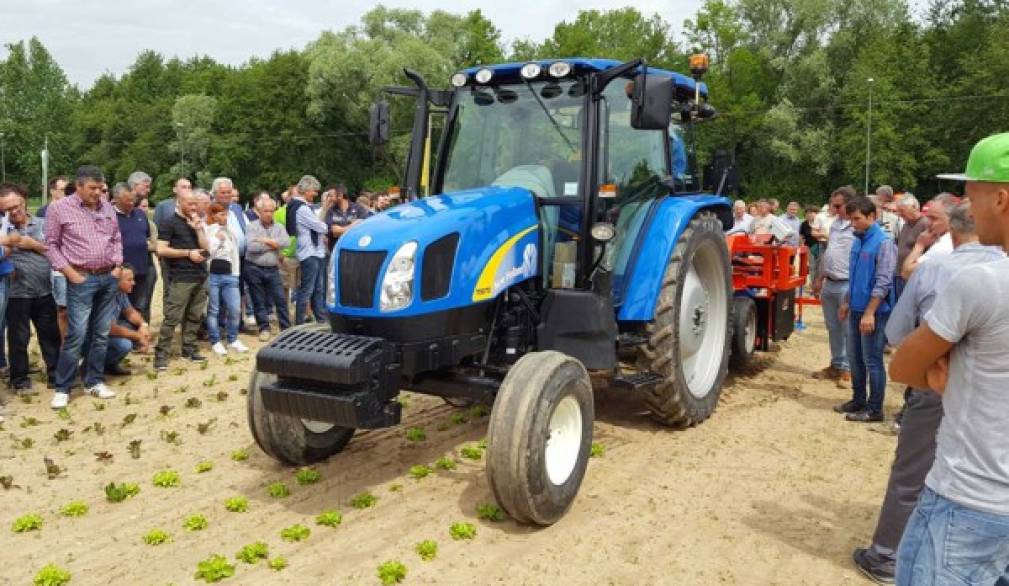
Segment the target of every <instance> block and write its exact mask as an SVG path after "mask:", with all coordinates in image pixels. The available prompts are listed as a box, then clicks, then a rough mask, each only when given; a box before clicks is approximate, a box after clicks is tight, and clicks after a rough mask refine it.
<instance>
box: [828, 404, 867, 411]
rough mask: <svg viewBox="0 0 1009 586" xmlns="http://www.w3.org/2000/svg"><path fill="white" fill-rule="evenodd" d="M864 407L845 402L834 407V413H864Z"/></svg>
mask: <svg viewBox="0 0 1009 586" xmlns="http://www.w3.org/2000/svg"><path fill="white" fill-rule="evenodd" d="M864 410H865V405H860V404H858V403H856V402H854V401H846V402H844V403H841V404H840V405H834V411H837V412H838V413H858V412H859V411H864Z"/></svg>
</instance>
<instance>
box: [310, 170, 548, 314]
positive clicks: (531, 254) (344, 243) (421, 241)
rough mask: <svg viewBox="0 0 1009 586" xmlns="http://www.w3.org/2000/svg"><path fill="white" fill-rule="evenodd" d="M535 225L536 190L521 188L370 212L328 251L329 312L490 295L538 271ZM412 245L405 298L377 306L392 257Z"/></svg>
mask: <svg viewBox="0 0 1009 586" xmlns="http://www.w3.org/2000/svg"><path fill="white" fill-rule="evenodd" d="M539 232H540V228H539V220H538V218H537V215H536V205H535V201H534V196H533V195H532V194H531V193H530V192H529V191H528V190H526V189H522V188H518V187H485V188H479V189H471V190H467V191H459V192H455V193H449V194H443V195H436V196H431V197H427V198H424V199H420V200H417V201H414V202H410V203H406V204H402V205H399V206H396V207H395V208H393V209H391V210H388V211H386V212H383V213H381V214H378V215H375V216H372V217H371V218H369V219H367V220H365V221H364V222H361V223H360V224H358V225H356V226H354V227H353V228H351V229H350V230H348V231H347V232H346V233H345V234H344V235H343V237H341V238H340V240H339V241H337V244H336V247H335V248H334V249H333V264H332V271H333V272H334V273H335V274H333V277H334V278H333V279H332V283H333V287H332V289H331V292H330V294H331V298H330V299H329V306H330V311H331V312H333V313H335V314H338V315H344V316H353V317H400V316H404V317H405V316H410V315H418V314H428V313H433V312H438V311H445V310H450V309H457V308H464V307H468V306H472V305H474V304H480V303H485V302H489V301H491V300H493V299H494V298H495V297H496V296H497V294H498V293H500V292H501V291H502V290H504V289H506V288H507V287H509V286H511V285H513V284H515V283H518V282H520V281H524V280H526V279H529V278H532V277H535V276H536V275H539V274H540V267H539V258H540V256H539V248H540V233H539ZM411 242H415V243H416V252H415V253H414V256H413V281H412V283H411V287H410V289H411V295H410V300H409V302H408V303H406V304H405V305H404V306H403V307H400V308H396V309H389V308H383V307H382V301H381V299H382V283H383V279H384V278H385V276H386V271H387V269H388V267H389V264H390V262H391V261H392V258H393V256H394V255H395V254H396V252H397V251H399V250H400V249H401V247H403V246H404V245H407V244H409V243H411Z"/></svg>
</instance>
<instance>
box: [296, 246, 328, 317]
mask: <svg viewBox="0 0 1009 586" xmlns="http://www.w3.org/2000/svg"><path fill="white" fill-rule="evenodd" d="M325 278H326V261H325V259H322V258H319V257H317V256H310V257H308V258H306V259H305V260H303V261H301V285H299V286H298V290H297V291H296V292H295V293H294V321H295V323H298V324H303V323H305V309H306V308H307V306H308V304H309V302H311V304H312V314H313V315H315V321H317V322H322V321H324V320H325V319H326V318H327V317H328V316H329V312H328V311H327V310H326V299H325V295H326V281H325Z"/></svg>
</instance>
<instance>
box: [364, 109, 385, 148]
mask: <svg viewBox="0 0 1009 586" xmlns="http://www.w3.org/2000/svg"><path fill="white" fill-rule="evenodd" d="M368 142H370V143H371V144H373V145H375V146H379V145H383V144H385V143H387V142H389V102H386V101H384V100H383V101H381V102H375V103H374V104H372V105H371V108H369V109H368Z"/></svg>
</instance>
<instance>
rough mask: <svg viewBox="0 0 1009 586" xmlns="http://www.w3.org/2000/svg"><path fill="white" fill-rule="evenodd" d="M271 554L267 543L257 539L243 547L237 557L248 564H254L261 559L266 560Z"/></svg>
mask: <svg viewBox="0 0 1009 586" xmlns="http://www.w3.org/2000/svg"><path fill="white" fill-rule="evenodd" d="M269 555H270V551H269V548H268V547H267V545H266V544H265V543H263V542H262V541H257V542H256V543H250V544H249V545H246V546H244V547H242V549H241V550H239V551H238V553H236V554H235V557H236V558H238V559H239V560H241V561H243V562H245V563H247V564H254V563H256V562H258V561H259V560H265V559H266V558H267V557H269Z"/></svg>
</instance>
